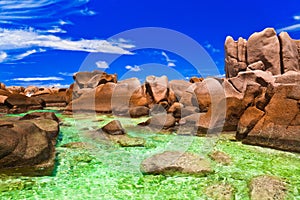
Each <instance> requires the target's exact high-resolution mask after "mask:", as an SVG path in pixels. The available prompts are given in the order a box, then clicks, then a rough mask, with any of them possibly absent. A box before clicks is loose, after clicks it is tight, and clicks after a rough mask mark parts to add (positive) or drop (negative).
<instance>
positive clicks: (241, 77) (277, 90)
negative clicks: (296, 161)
mask: <svg viewBox="0 0 300 200" xmlns="http://www.w3.org/2000/svg"><path fill="white" fill-rule="evenodd" d="M240 41H241V39H239V40H238V41H237V42H235V41H233V39H232V38H231V37H230V36H229V37H227V38H226V41H225V51H226V55H225V63H226V66H225V69H226V77H227V79H225V80H224V82H223V86H224V90H225V94H226V100H227V101H226V102H227V103H228V98H227V96H228V95H229V94H233V96H234V97H235V98H237V99H240V103H237V104H236V105H234V107H233V109H230V110H235V111H236V112H238V113H235V115H234V116H235V118H236V120H235V122H234V125H235V127H232V128H233V129H231V130H234V129H235V128H236V131H237V134H236V138H237V139H238V140H242V141H243V143H246V144H253V145H260V146H267V147H272V148H276V149H281V150H288V151H296V152H300V121H299V119H298V118H299V116H300V110H299V108H300V106H299V102H300V101H299V100H300V98H299V96H300V90H299V89H300V88H299V87H300V72H299V70H300V51H299V49H300V46H299V44H300V42H299V41H297V40H293V39H291V38H290V36H289V35H288V34H287V33H286V32H282V33H280V34H279V35H277V34H276V32H275V30H274V29H272V28H267V29H265V30H263V31H262V32H259V33H254V34H253V35H251V36H250V38H249V39H248V41H245V40H243V41H244V42H245V44H246V45H245V47H246V52H247V53H246V60H244V61H245V62H244V61H243V63H241V62H242V60H241V59H240V56H239V55H243V53H244V50H243V48H239V46H241V45H240V43H241V42H240ZM241 49H242V50H243V51H242V50H241ZM243 58H244V56H243ZM245 66H246V67H245ZM226 109H227V114H226V117H227V115H228V114H229V113H228V112H230V111H229V107H228V106H227V107H226ZM239 111H240V112H239ZM226 121H227V120H226V119H225V125H224V127H225V128H226ZM236 122H237V123H236ZM224 127H223V128H224Z"/></svg>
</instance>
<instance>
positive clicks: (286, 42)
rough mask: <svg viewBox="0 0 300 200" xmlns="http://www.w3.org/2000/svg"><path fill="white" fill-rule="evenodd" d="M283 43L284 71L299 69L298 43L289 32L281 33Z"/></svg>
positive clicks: (281, 42) (280, 37)
mask: <svg viewBox="0 0 300 200" xmlns="http://www.w3.org/2000/svg"><path fill="white" fill-rule="evenodd" d="M279 40H280V44H281V56H282V64H283V66H282V67H283V69H282V72H284V73H286V72H288V71H299V68H300V66H299V55H298V49H297V45H296V43H295V42H294V40H293V39H292V38H291V37H290V36H289V34H288V33H287V32H281V33H280V34H279Z"/></svg>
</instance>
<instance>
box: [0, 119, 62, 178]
mask: <svg viewBox="0 0 300 200" xmlns="http://www.w3.org/2000/svg"><path fill="white" fill-rule="evenodd" d="M53 122H55V121H53ZM55 123H56V122H55ZM1 124H2V125H1V126H0V134H1V138H2V139H1V142H0V149H1V151H0V168H1V169H7V168H23V167H27V168H31V169H37V170H41V169H40V168H42V170H41V171H45V173H47V174H48V173H51V171H52V170H53V167H54V159H55V149H54V142H53V141H54V140H55V139H56V138H51V137H49V135H48V134H47V132H46V131H44V130H42V129H40V128H39V127H38V126H36V125H35V123H34V122H31V121H29V120H22V121H16V120H15V121H10V122H6V123H3V122H2V123H1ZM57 134H58V133H56V134H55V135H57Z"/></svg>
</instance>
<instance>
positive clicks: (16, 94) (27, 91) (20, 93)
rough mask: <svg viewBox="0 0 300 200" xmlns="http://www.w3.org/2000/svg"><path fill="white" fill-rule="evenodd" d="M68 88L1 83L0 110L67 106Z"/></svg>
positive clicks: (25, 110)
mask: <svg viewBox="0 0 300 200" xmlns="http://www.w3.org/2000/svg"><path fill="white" fill-rule="evenodd" d="M66 90H67V89H63V88H45V87H40V88H39V87H36V86H28V87H27V88H24V87H21V86H10V87H6V86H5V85H4V84H3V83H0V112H1V113H24V112H27V111H29V110H38V109H43V108H44V107H65V106H66V105H67V100H66Z"/></svg>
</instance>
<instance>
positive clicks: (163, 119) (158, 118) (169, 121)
mask: <svg viewBox="0 0 300 200" xmlns="http://www.w3.org/2000/svg"><path fill="white" fill-rule="evenodd" d="M175 123H176V119H175V118H174V117H173V115H172V114H156V115H153V116H152V117H151V118H150V119H148V120H147V121H146V122H145V123H142V124H140V125H143V126H149V127H151V128H158V129H168V128H171V127H173V126H175Z"/></svg>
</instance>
